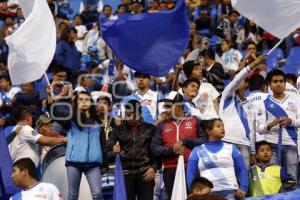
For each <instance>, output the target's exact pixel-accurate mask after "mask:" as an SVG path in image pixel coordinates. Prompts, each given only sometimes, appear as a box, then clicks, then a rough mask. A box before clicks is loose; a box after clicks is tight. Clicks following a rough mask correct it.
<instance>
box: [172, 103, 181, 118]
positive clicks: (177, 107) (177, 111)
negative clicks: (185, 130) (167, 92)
mask: <svg viewBox="0 0 300 200" xmlns="http://www.w3.org/2000/svg"><path fill="white" fill-rule="evenodd" d="M171 110H172V113H171V115H172V116H173V117H174V118H180V117H182V115H183V114H184V103H175V104H173V105H172V107H171Z"/></svg>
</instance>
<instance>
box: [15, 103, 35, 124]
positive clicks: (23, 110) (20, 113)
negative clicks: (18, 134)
mask: <svg viewBox="0 0 300 200" xmlns="http://www.w3.org/2000/svg"><path fill="white" fill-rule="evenodd" d="M31 115H32V114H31V112H30V111H29V109H28V108H27V107H25V106H19V107H17V108H16V109H15V110H14V111H13V116H14V119H15V120H16V122H19V121H22V120H24V119H26V117H27V116H31Z"/></svg>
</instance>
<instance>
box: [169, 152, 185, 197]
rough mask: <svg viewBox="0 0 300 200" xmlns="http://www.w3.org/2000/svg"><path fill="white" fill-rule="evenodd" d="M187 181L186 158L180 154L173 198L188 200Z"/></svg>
mask: <svg viewBox="0 0 300 200" xmlns="http://www.w3.org/2000/svg"><path fill="white" fill-rule="evenodd" d="M186 198H187V194H186V182H185V170H184V158H183V155H180V156H179V158H178V164H177V169H176V174H175V180H174V185H173V190H172V198H171V200H186Z"/></svg>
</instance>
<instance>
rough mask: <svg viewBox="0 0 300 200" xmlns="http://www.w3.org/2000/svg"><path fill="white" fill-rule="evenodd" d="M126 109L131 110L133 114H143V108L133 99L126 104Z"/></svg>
mask: <svg viewBox="0 0 300 200" xmlns="http://www.w3.org/2000/svg"><path fill="white" fill-rule="evenodd" d="M125 109H130V110H131V111H133V113H136V112H138V113H140V114H141V113H142V106H141V103H140V102H139V101H138V100H135V99H131V100H129V101H128V102H127V103H126V104H125Z"/></svg>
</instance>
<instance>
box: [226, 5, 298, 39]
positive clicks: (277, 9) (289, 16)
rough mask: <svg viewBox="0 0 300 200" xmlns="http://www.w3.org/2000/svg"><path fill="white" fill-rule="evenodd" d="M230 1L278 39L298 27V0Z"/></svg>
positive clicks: (243, 13)
mask: <svg viewBox="0 0 300 200" xmlns="http://www.w3.org/2000/svg"><path fill="white" fill-rule="evenodd" d="M231 3H232V6H233V7H234V8H235V9H236V10H237V11H239V12H240V13H241V14H242V15H244V16H245V17H247V18H248V19H249V20H252V21H254V22H255V23H256V24H257V25H259V26H260V27H262V28H263V29H265V30H266V31H268V32H270V33H272V34H273V35H274V36H276V37H278V38H280V39H283V38H285V37H286V36H288V35H289V34H290V33H291V32H293V31H295V30H296V29H297V28H298V27H300V1H299V0H284V1H282V0H272V1H271V0H231Z"/></svg>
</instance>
